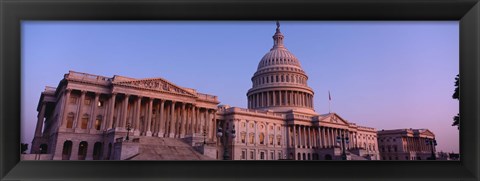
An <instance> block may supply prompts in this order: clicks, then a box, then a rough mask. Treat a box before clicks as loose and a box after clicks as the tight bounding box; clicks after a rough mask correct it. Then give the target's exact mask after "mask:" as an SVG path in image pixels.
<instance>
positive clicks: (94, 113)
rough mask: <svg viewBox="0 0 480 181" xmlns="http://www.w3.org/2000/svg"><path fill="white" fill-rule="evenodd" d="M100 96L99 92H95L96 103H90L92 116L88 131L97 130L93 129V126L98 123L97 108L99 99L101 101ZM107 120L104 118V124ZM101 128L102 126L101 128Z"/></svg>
mask: <svg viewBox="0 0 480 181" xmlns="http://www.w3.org/2000/svg"><path fill="white" fill-rule="evenodd" d="M99 96H100V93H98V92H95V99H94V100H95V101H94V102H92V101H90V105H91V111H90V113H91V115H90V120H91V121H90V122H89V124H88V129H93V130H95V128H92V127H93V124H95V123H96V122H97V107H98V105H97V104H98V99H99ZM104 119H105V118H102V122H103V121H104ZM100 128H101V126H100Z"/></svg>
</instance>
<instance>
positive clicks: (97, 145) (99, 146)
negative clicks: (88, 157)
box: [93, 142, 102, 160]
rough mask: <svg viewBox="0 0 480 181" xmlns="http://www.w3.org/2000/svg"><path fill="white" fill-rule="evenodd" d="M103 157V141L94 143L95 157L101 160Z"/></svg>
mask: <svg viewBox="0 0 480 181" xmlns="http://www.w3.org/2000/svg"><path fill="white" fill-rule="evenodd" d="M101 157H102V143H100V142H96V143H95V144H94V145H93V159H94V160H100V158H101Z"/></svg>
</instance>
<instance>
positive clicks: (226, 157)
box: [217, 125, 236, 160]
mask: <svg viewBox="0 0 480 181" xmlns="http://www.w3.org/2000/svg"><path fill="white" fill-rule="evenodd" d="M223 132H224V131H223V130H222V128H221V127H219V128H218V131H217V136H218V137H219V139H221V138H222V136H223ZM235 136H236V135H235V125H233V128H232V130H230V131H229V130H228V128H226V129H225V136H224V137H223V160H230V155H229V153H228V150H227V149H228V139H229V138H235Z"/></svg>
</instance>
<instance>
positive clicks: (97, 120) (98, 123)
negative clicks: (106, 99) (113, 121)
mask: <svg viewBox="0 0 480 181" xmlns="http://www.w3.org/2000/svg"><path fill="white" fill-rule="evenodd" d="M101 126H102V116H101V115H98V116H97V119H96V120H95V129H96V130H100V127H101Z"/></svg>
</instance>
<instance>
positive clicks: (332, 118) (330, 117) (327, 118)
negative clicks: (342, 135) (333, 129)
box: [320, 113, 349, 126]
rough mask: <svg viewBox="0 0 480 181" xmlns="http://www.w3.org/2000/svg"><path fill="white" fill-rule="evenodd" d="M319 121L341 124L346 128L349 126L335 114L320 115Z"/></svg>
mask: <svg viewBox="0 0 480 181" xmlns="http://www.w3.org/2000/svg"><path fill="white" fill-rule="evenodd" d="M320 121H321V122H327V123H335V124H342V125H347V126H348V125H349V123H348V121H346V120H345V119H343V118H342V117H340V116H338V115H337V114H336V113H330V114H325V115H322V118H321V119H320Z"/></svg>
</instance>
